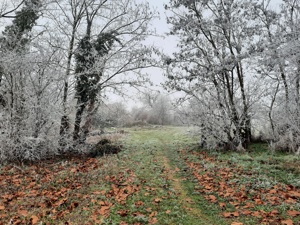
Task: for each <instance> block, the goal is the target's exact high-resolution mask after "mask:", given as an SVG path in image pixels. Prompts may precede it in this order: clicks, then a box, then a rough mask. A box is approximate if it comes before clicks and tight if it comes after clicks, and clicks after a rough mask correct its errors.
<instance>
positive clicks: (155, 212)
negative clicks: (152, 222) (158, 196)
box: [149, 211, 157, 217]
mask: <svg viewBox="0 0 300 225" xmlns="http://www.w3.org/2000/svg"><path fill="white" fill-rule="evenodd" d="M155 216H157V211H153V212H152V213H151V214H150V215H149V217H155Z"/></svg>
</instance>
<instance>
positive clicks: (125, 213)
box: [118, 210, 129, 217]
mask: <svg viewBox="0 0 300 225" xmlns="http://www.w3.org/2000/svg"><path fill="white" fill-rule="evenodd" d="M128 212H129V210H119V211H118V214H119V215H120V216H122V217H126V216H128Z"/></svg>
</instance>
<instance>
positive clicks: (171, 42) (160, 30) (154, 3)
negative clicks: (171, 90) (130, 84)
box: [110, 0, 282, 107]
mask: <svg viewBox="0 0 300 225" xmlns="http://www.w3.org/2000/svg"><path fill="white" fill-rule="evenodd" d="M137 1H138V2H144V1H146V0H137ZM265 1H266V0H265ZM147 2H149V4H150V6H151V7H152V8H154V9H157V11H158V12H159V14H160V19H156V20H155V21H153V26H154V28H155V29H156V32H157V34H158V35H161V36H165V37H164V38H163V37H155V38H153V37H152V38H149V39H148V40H147V42H149V44H154V45H155V46H157V47H159V48H160V49H162V50H163V51H164V52H165V53H167V54H172V52H174V50H175V49H176V38H175V37H171V36H166V33H167V32H168V30H169V28H170V26H169V25H168V24H167V21H166V12H165V9H164V5H165V4H168V3H169V0H149V1H147ZM280 3H282V0H271V1H270V8H271V9H272V8H273V9H274V10H277V9H279V5H280ZM146 72H147V73H148V74H150V77H151V80H152V82H153V83H154V84H155V85H156V87H153V88H154V89H157V90H160V91H161V92H164V90H163V88H161V87H159V86H160V84H161V83H162V82H163V81H164V77H163V71H162V70H160V69H155V68H153V69H148V70H146ZM131 92H132V96H136V94H137V92H136V91H135V90H131V89H129V90H128V92H127V93H131ZM178 95H179V94H176V96H178ZM110 99H111V100H112V101H123V100H124V99H122V98H120V97H118V96H115V95H111V96H110ZM126 103H127V104H128V106H129V107H132V106H133V105H136V103H137V101H136V99H134V97H133V99H126Z"/></svg>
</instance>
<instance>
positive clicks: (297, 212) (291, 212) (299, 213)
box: [287, 210, 300, 217]
mask: <svg viewBox="0 0 300 225" xmlns="http://www.w3.org/2000/svg"><path fill="white" fill-rule="evenodd" d="M287 214H288V215H289V216H293V217H294V216H298V215H300V212H299V211H296V210H289V211H287Z"/></svg>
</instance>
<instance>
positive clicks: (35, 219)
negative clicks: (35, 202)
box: [31, 216, 39, 225]
mask: <svg viewBox="0 0 300 225" xmlns="http://www.w3.org/2000/svg"><path fill="white" fill-rule="evenodd" d="M38 221H39V218H38V217H37V216H31V223H32V225H34V224H37V222H38Z"/></svg>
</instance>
